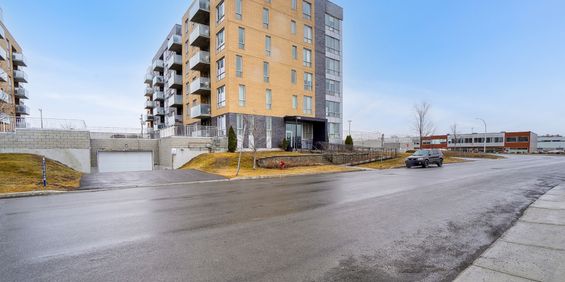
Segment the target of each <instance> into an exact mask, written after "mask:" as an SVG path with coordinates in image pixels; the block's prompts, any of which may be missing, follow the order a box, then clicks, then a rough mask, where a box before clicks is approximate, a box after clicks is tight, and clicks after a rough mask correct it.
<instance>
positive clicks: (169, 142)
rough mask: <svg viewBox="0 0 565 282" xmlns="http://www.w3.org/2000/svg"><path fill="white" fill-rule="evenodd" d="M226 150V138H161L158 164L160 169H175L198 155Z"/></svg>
mask: <svg viewBox="0 0 565 282" xmlns="http://www.w3.org/2000/svg"><path fill="white" fill-rule="evenodd" d="M226 150H227V139H226V138H221V139H216V140H214V139H213V138H206V137H202V138H195V137H178V136H175V137H167V138H162V139H160V140H159V164H160V166H161V168H165V169H177V168H179V167H181V166H183V165H184V164H186V163H187V162H189V161H190V160H192V159H193V158H195V157H196V156H198V155H200V154H204V153H209V152H212V151H216V152H218V151H226ZM173 153H174V154H173Z"/></svg>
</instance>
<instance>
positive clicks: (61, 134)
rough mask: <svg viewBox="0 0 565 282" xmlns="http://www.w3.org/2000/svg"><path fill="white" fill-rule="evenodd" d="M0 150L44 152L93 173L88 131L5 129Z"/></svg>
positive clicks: (4, 151) (73, 166)
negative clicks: (6, 130)
mask: <svg viewBox="0 0 565 282" xmlns="http://www.w3.org/2000/svg"><path fill="white" fill-rule="evenodd" d="M0 153H25V154H36V155H42V156H45V157H47V158H50V159H53V160H56V161H59V162H61V163H63V164H65V165H67V166H69V167H71V168H73V169H75V170H78V171H80V172H84V173H90V134H89V132H88V131H68V130H25V129H20V130H16V132H2V133H0Z"/></svg>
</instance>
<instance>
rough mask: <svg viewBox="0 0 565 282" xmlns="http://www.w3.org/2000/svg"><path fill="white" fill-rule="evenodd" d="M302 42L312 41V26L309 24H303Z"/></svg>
mask: <svg viewBox="0 0 565 282" xmlns="http://www.w3.org/2000/svg"><path fill="white" fill-rule="evenodd" d="M304 42H306V43H309V44H311V43H312V27H311V26H309V25H304Z"/></svg>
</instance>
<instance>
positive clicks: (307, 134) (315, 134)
mask: <svg viewBox="0 0 565 282" xmlns="http://www.w3.org/2000/svg"><path fill="white" fill-rule="evenodd" d="M284 121H285V130H286V133H285V138H286V139H287V140H288V141H289V143H290V147H291V148H292V149H312V148H313V147H314V146H315V144H316V143H318V142H327V141H328V136H327V130H326V128H327V120H326V119H322V118H313V117H303V116H285V117H284Z"/></svg>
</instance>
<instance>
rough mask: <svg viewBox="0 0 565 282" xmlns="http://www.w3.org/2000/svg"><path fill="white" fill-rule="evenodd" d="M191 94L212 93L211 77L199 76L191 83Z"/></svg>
mask: <svg viewBox="0 0 565 282" xmlns="http://www.w3.org/2000/svg"><path fill="white" fill-rule="evenodd" d="M190 94H194V95H203V94H210V78H208V77H199V78H197V79H195V80H193V81H192V82H191V83H190Z"/></svg>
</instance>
